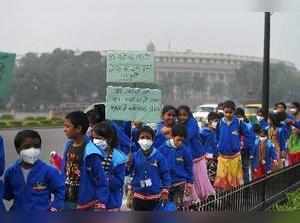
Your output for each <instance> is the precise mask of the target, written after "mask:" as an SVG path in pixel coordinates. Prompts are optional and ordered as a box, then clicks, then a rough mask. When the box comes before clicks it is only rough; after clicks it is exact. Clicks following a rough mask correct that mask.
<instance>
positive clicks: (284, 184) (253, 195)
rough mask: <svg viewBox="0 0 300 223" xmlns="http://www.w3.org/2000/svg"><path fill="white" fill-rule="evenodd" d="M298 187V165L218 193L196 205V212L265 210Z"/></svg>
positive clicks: (299, 178) (299, 170) (299, 176)
mask: <svg viewBox="0 0 300 223" xmlns="http://www.w3.org/2000/svg"><path fill="white" fill-rule="evenodd" d="M299 186H300V164H297V165H295V166H291V167H287V168H284V169H282V170H280V171H277V172H274V173H272V174H270V175H268V176H266V177H265V178H262V179H259V180H257V181H255V182H252V183H250V184H247V185H244V186H241V187H237V188H234V189H232V190H231V191H226V192H219V193H217V195H216V196H215V197H214V198H213V199H209V200H206V201H202V202H201V203H199V204H198V205H197V210H198V211H217V212H218V211H226V212H246V211H247V212H248V211H257V210H265V209H267V208H269V207H270V206H271V205H272V204H274V203H275V202H277V201H280V200H281V199H283V198H285V195H286V193H287V192H289V191H292V190H295V189H296V188H298V187H299Z"/></svg>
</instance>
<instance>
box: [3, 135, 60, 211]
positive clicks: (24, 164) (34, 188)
mask: <svg viewBox="0 0 300 223" xmlns="http://www.w3.org/2000/svg"><path fill="white" fill-rule="evenodd" d="M14 144H15V147H16V151H17V153H18V154H19V157H20V158H19V159H18V160H17V161H16V162H15V164H13V165H12V166H11V167H9V168H8V169H7V170H6V172H5V176H4V199H5V200H8V201H11V200H13V204H12V207H11V208H10V211H14V212H33V211H47V210H49V211H53V212H54V211H59V210H61V209H63V207H64V196H65V186H64V181H63V177H62V176H61V175H60V174H59V173H58V171H57V170H56V169H55V168H53V167H51V166H48V165H47V164H45V163H44V162H43V161H41V160H40V159H39V157H40V153H41V145H42V140H41V137H40V135H39V133H38V132H36V131H33V130H23V131H21V132H19V133H18V134H17V135H16V137H15V141H14ZM51 195H52V196H54V199H53V200H52V199H51Z"/></svg>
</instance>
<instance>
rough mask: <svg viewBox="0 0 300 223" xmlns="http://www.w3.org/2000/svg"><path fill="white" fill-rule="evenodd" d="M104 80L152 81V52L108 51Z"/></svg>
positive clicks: (124, 81) (125, 81)
mask: <svg viewBox="0 0 300 223" xmlns="http://www.w3.org/2000/svg"><path fill="white" fill-rule="evenodd" d="M106 81H107V82H114V83H115V82H118V83H153V82H154V57H153V54H151V53H149V52H138V51H112V52H109V53H108V55H107V65H106Z"/></svg>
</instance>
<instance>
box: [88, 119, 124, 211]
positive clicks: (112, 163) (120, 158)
mask: <svg viewBox="0 0 300 223" xmlns="http://www.w3.org/2000/svg"><path fill="white" fill-rule="evenodd" d="M92 137H93V142H94V144H95V145H96V146H98V148H99V149H101V151H102V152H103V154H104V160H103V162H102V165H103V167H104V171H105V173H106V175H107V177H108V184H109V197H108V202H107V205H106V208H107V209H108V210H109V211H119V210H120V208H121V205H122V198H123V185H124V178H125V170H126V167H125V165H126V163H127V156H126V155H125V154H124V153H123V152H121V151H120V150H118V149H117V148H116V146H117V145H118V141H117V136H116V132H115V131H114V129H113V128H112V126H111V125H110V124H109V123H108V122H106V121H104V122H101V123H98V124H96V125H95V126H94V128H93V130H92Z"/></svg>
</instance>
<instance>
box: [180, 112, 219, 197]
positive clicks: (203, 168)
mask: <svg viewBox="0 0 300 223" xmlns="http://www.w3.org/2000/svg"><path fill="white" fill-rule="evenodd" d="M177 117H178V122H179V123H181V124H183V125H184V126H185V127H186V129H187V136H186V138H185V140H184V144H185V145H186V146H187V149H188V150H189V151H190V152H191V154H192V158H193V174H194V187H195V191H196V193H197V195H198V197H199V199H200V200H206V199H207V198H208V196H210V195H214V194H215V190H214V188H213V186H212V185H211V183H210V181H209V178H208V175H207V164H206V159H205V154H206V153H205V149H204V147H203V145H202V141H201V138H200V132H199V127H198V124H197V121H196V120H195V119H194V117H193V115H192V113H191V111H190V108H189V107H187V106H180V107H179V108H178V109H177Z"/></svg>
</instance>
